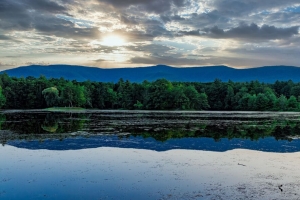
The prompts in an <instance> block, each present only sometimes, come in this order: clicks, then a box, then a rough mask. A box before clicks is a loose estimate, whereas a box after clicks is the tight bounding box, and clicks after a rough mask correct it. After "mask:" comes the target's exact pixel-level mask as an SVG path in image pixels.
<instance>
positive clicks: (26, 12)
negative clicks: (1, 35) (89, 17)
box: [0, 0, 99, 39]
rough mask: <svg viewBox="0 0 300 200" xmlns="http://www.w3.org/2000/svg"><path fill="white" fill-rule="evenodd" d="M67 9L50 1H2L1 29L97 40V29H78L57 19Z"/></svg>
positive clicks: (65, 12)
mask: <svg viewBox="0 0 300 200" xmlns="http://www.w3.org/2000/svg"><path fill="white" fill-rule="evenodd" d="M57 13H62V14H67V9H66V8H65V7H64V6H62V5H59V4H57V3H56V2H54V1H49V0H2V1H1V2H0V19H1V20H0V29H2V30H4V31H5V32H10V31H15V30H17V31H28V30H36V31H38V32H39V33H41V34H44V35H54V36H57V37H65V38H75V39H79V38H97V37H99V31H98V30H97V28H77V27H76V26H75V24H74V23H72V22H70V21H67V20H64V19H60V18H57V17H56V16H55V14H57Z"/></svg>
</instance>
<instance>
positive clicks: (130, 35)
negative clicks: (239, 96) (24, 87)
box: [0, 0, 300, 70]
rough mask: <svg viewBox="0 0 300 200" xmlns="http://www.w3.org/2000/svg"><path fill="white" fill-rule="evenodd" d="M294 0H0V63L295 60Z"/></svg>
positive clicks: (297, 16) (297, 17) (299, 20)
mask: <svg viewBox="0 0 300 200" xmlns="http://www.w3.org/2000/svg"><path fill="white" fill-rule="evenodd" d="M299 27H300V1H299V0H0V70H4V69H9V68H14V67H18V66H26V65H32V64H38V65H49V64H71V65H84V66H94V67H101V68H118V67H137V66H138V67H140V66H152V65H157V64H165V65H170V66H178V67H191V66H211V65H227V66H230V67H234V68H249V67H259V66H269V65H290V66H300V35H299Z"/></svg>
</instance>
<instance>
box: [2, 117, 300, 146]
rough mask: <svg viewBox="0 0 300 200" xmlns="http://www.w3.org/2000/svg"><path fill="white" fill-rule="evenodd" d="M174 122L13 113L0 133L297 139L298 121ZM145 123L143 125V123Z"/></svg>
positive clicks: (31, 136) (163, 137)
mask: <svg viewBox="0 0 300 200" xmlns="http://www.w3.org/2000/svg"><path fill="white" fill-rule="evenodd" d="M176 117H178V116H176ZM183 118H184V120H185V122H186V121H187V120H188V117H185V116H183ZM87 119H89V120H87ZM151 119H152V118H151ZM153 120H156V118H155V117H153ZM176 120H178V123H169V124H166V123H162V124H156V125H145V124H143V121H142V120H140V118H139V119H136V118H134V116H133V117H129V116H128V118H127V116H126V117H122V118H120V119H119V118H117V119H116V118H114V117H112V116H105V117H103V118H102V117H101V116H98V115H91V114H90V115H87V114H78V113H14V114H7V115H0V127H1V129H2V130H10V131H12V132H14V133H17V134H20V135H22V134H23V135H26V138H29V139H30V140H34V139H35V138H36V139H37V138H39V137H40V136H38V135H39V134H40V135H44V136H45V137H46V136H47V137H50V136H49V135H51V138H53V137H55V134H57V138H56V139H61V135H60V136H59V134H61V133H71V132H77V131H79V130H90V131H89V133H90V134H91V135H92V134H93V132H95V133H104V132H105V133H106V134H115V133H116V132H120V133H130V134H131V135H133V136H142V137H145V138H148V137H152V138H154V139H156V140H157V141H167V140H169V139H172V138H186V137H190V138H199V137H208V138H213V139H214V140H215V141H219V140H221V139H222V138H228V139H234V138H240V139H251V140H259V139H260V138H265V137H275V138H276V139H277V140H291V137H292V136H298V135H300V121H298V119H292V120H291V119H287V120H284V119H282V118H281V119H280V118H279V119H274V120H255V121H246V120H245V121H243V122H241V121H235V120H230V121H222V120H218V121H214V120H208V119H205V120H202V122H203V123H200V124H195V123H193V122H192V121H191V122H187V123H183V122H182V123H180V117H178V119H177V118H176ZM223 120H224V119H223ZM173 121H174V120H173ZM205 121H206V122H205ZM145 122H146V123H147V120H146V121H145ZM162 122H168V118H167V117H166V118H165V119H163V120H162ZM149 126H150V127H149ZM120 135H121V134H120ZM0 136H1V133H0ZM24 137H25V136H24ZM65 137H68V134H65V135H64V137H63V138H65ZM122 137H125V136H120V138H122ZM126 137H128V135H127V136H126Z"/></svg>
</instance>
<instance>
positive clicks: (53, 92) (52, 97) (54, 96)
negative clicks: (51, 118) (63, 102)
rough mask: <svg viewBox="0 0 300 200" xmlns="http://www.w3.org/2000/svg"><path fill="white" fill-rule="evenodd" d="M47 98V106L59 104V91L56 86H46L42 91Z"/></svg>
mask: <svg viewBox="0 0 300 200" xmlns="http://www.w3.org/2000/svg"><path fill="white" fill-rule="evenodd" d="M42 94H43V95H44V98H45V100H46V103H47V106H48V107H52V106H57V105H58V101H59V91H58V89H57V88H56V87H50V88H46V89H44V90H43V91H42Z"/></svg>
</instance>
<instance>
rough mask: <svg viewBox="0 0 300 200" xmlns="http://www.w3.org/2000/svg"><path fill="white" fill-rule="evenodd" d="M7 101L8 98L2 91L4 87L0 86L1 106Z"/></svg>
mask: <svg viewBox="0 0 300 200" xmlns="http://www.w3.org/2000/svg"><path fill="white" fill-rule="evenodd" d="M5 103H6V98H5V96H4V95H3V93H2V87H1V86H0V108H2V107H3V106H4V105H5Z"/></svg>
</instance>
